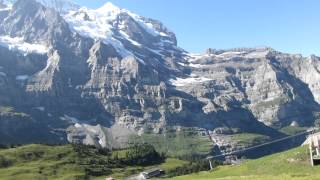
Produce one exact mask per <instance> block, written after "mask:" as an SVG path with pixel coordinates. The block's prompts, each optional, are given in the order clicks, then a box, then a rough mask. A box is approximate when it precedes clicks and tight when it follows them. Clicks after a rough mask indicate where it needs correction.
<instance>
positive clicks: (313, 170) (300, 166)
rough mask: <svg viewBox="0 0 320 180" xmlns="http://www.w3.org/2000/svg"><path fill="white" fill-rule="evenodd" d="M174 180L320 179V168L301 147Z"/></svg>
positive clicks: (305, 149) (174, 179)
mask: <svg viewBox="0 0 320 180" xmlns="http://www.w3.org/2000/svg"><path fill="white" fill-rule="evenodd" d="M172 179H173V180H191V179H197V180H209V179H225V180H227V179H228V180H238V179H246V180H247V179H249V180H250V179H252V180H259V179H261V180H265V179H270V180H273V179H274V180H278V179H281V180H282V179H288V180H289V179H305V180H312V179H315V180H316V179H320V166H318V167H311V166H310V164H309V159H308V153H307V147H299V148H296V149H292V150H289V151H286V152H282V153H278V154H274V155H270V156H266V157H263V158H261V159H257V160H250V161H247V162H244V163H243V164H241V165H237V166H221V167H218V168H216V169H215V170H213V171H212V172H201V173H198V174H192V175H187V176H181V177H175V178H172Z"/></svg>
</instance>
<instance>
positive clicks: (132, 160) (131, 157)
mask: <svg viewBox="0 0 320 180" xmlns="http://www.w3.org/2000/svg"><path fill="white" fill-rule="evenodd" d="M164 160H165V156H164V154H161V155H160V154H159V153H158V152H157V151H156V150H155V149H154V147H153V146H152V145H150V144H139V145H134V146H133V147H131V148H130V149H129V150H128V151H127V152H126V156H125V158H124V159H123V161H124V163H125V164H127V165H140V166H147V165H153V164H158V163H162V162H163V161H164Z"/></svg>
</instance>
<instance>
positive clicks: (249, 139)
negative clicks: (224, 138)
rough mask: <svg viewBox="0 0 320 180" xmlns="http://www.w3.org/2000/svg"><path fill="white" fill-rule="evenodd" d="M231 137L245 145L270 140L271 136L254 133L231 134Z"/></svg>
mask: <svg viewBox="0 0 320 180" xmlns="http://www.w3.org/2000/svg"><path fill="white" fill-rule="evenodd" d="M231 138H232V140H234V141H237V142H238V143H239V144H242V145H245V146H251V145H255V144H261V143H264V142H266V141H268V140H270V137H268V136H264V135H261V134H252V133H240V134H234V135H232V136H231Z"/></svg>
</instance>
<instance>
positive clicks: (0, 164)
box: [0, 156, 13, 168]
mask: <svg viewBox="0 0 320 180" xmlns="http://www.w3.org/2000/svg"><path fill="white" fill-rule="evenodd" d="M12 165H13V162H12V160H10V159H7V158H5V157H3V156H0V168H7V167H9V166H12Z"/></svg>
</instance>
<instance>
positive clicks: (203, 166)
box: [166, 160, 221, 177]
mask: <svg viewBox="0 0 320 180" xmlns="http://www.w3.org/2000/svg"><path fill="white" fill-rule="evenodd" d="M212 164H213V165H214V166H217V165H220V164H221V163H220V162H218V161H213V162H212ZM209 170H210V165H209V162H208V161H207V160H198V161H195V162H191V163H190V164H187V165H184V166H181V167H177V168H176V169H174V170H171V171H169V172H167V175H166V177H174V176H181V175H186V174H191V173H197V172H200V171H209Z"/></svg>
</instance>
